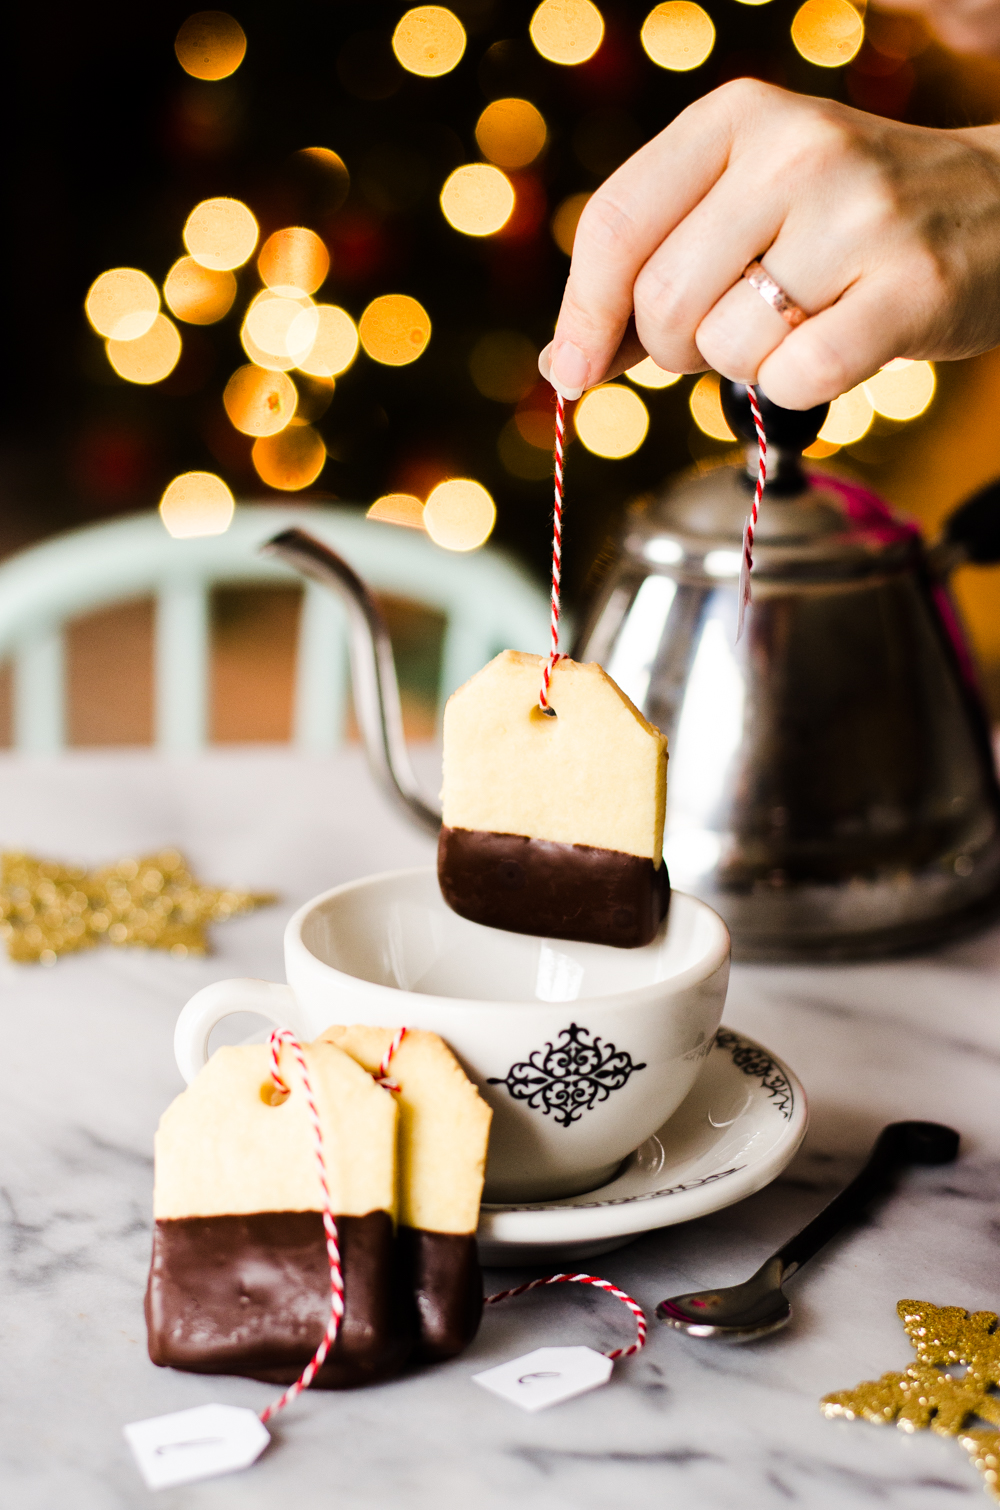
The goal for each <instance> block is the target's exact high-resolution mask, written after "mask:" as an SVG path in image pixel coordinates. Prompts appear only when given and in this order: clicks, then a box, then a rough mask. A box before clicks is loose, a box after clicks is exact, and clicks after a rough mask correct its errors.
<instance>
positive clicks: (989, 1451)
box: [820, 1300, 1000, 1501]
mask: <svg viewBox="0 0 1000 1510" xmlns="http://www.w3.org/2000/svg"><path fill="white" fill-rule="evenodd" d="M896 1310H897V1311H898V1312H899V1316H900V1319H901V1320H902V1323H903V1325H904V1327H905V1328H906V1333H907V1336H908V1337H909V1339H910V1341H911V1343H912V1344H913V1347H914V1350H915V1352H916V1355H917V1361H916V1362H915V1363H911V1365H910V1367H909V1368H907V1369H904V1371H903V1372H902V1373H901V1374H883V1375H882V1377H881V1379H875V1380H868V1381H867V1382H866V1383H864V1384H859V1385H858V1386H857V1388H856V1389H843V1390H838V1391H837V1392H836V1394H832V1395H826V1396H825V1397H824V1398H823V1399H822V1400H821V1401H820V1408H821V1410H822V1411H823V1414H824V1415H826V1416H831V1417H832V1416H845V1417H846V1418H847V1420H849V1421H853V1420H854V1419H855V1417H857V1416H863V1417H864V1419H865V1420H866V1421H872V1422H874V1423H875V1424H876V1425H884V1424H885V1422H886V1421H895V1422H896V1425H897V1426H899V1427H901V1428H902V1430H903V1431H923V1430H926V1428H928V1427H929V1428H930V1429H931V1431H937V1432H940V1433H941V1434H942V1436H949V1437H956V1436H957V1437H958V1438H959V1441H960V1442H961V1444H962V1446H963V1447H964V1448H965V1450H966V1452H967V1453H968V1454H969V1456H970V1457H971V1458H972V1460H973V1462H974V1463H975V1465H976V1467H977V1468H978V1469H979V1471H980V1473H981V1474H982V1475H983V1478H984V1480H985V1481H986V1491H987V1493H988V1494H990V1495H992V1497H993V1498H994V1499H996V1500H998V1501H1000V1431H989V1430H986V1429H984V1428H983V1427H973V1428H972V1429H971V1430H965V1428H966V1426H967V1425H968V1423H969V1422H970V1420H972V1418H973V1417H976V1416H978V1417H979V1419H980V1420H981V1421H986V1422H988V1423H989V1424H990V1425H991V1426H994V1427H997V1426H1000V1397H998V1396H997V1395H995V1394H993V1393H991V1391H992V1390H993V1389H994V1388H995V1387H996V1386H997V1385H1000V1331H998V1330H997V1329H996V1328H997V1317H996V1315H995V1313H994V1312H993V1311H975V1312H974V1313H973V1314H972V1315H971V1316H970V1315H969V1313H968V1311H963V1310H962V1309H961V1308H960V1307H959V1306H934V1305H931V1304H930V1302H929V1301H925V1300H901V1301H900V1302H899V1304H898V1305H897V1307H896ZM963 1365H964V1367H965V1373H964V1374H961V1375H957V1376H956V1375H955V1374H952V1373H948V1372H947V1370H948V1369H950V1368H955V1367H961V1366H963Z"/></svg>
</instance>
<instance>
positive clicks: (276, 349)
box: [240, 288, 319, 372]
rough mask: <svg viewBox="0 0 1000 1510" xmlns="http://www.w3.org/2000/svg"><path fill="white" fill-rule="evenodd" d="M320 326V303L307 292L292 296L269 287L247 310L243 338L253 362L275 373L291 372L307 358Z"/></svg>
mask: <svg viewBox="0 0 1000 1510" xmlns="http://www.w3.org/2000/svg"><path fill="white" fill-rule="evenodd" d="M303 315H304V316H305V319H304V320H302V319H300V316H303ZM293 327H294V331H293ZM318 329H319V317H318V315H317V313H316V306H315V305H314V304H313V302H312V300H311V299H310V298H308V297H307V296H306V295H305V294H303V295H301V296H300V297H298V298H288V297H286V296H285V295H284V294H277V293H275V292H274V291H273V290H272V289H268V288H265V289H263V290H262V291H261V292H260V293H259V294H258V295H257V297H256V298H255V299H254V300H253V302H252V303H251V305H250V307H249V309H248V310H247V312H246V316H245V318H244V321H243V325H242V327H241V329H240V340H241V341H242V343H243V350H244V351H245V352H246V354H247V356H248V357H249V358H250V360H251V361H252V362H256V363H257V364H258V365H259V366H261V367H267V368H268V369H269V370H270V371H272V372H287V371H288V369H289V368H290V367H295V366H297V364H298V363H299V362H300V361H301V360H302V359H303V358H304V357H306V355H307V353H308V351H309V350H310V348H311V346H312V344H313V342H314V341H315V339H316V335H317V332H318Z"/></svg>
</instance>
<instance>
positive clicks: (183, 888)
mask: <svg viewBox="0 0 1000 1510" xmlns="http://www.w3.org/2000/svg"><path fill="white" fill-rule="evenodd" d="M274 900H275V898H274V897H273V896H268V895H257V894H254V893H252V892H248V891H231V890H228V889H225V890H223V889H220V888H218V887H214V886H203V885H202V884H201V883H200V882H199V881H196V880H195V879H194V877H193V876H192V874H191V871H190V869H189V868H188V865H187V863H186V861H185V860H184V857H183V855H180V854H178V852H177V850H175V849H165V850H161V851H160V853H159V854H155V855H143V856H141V857H139V858H138V859H126V860H119V861H117V863H116V864H114V865H106V866H104V867H102V869H100V870H90V871H88V870H83V869H76V868H73V867H71V866H68V865H59V864H56V863H55V862H54V861H51V860H38V859H36V858H35V857H34V856H33V855H22V854H3V855H0V938H3V940H4V941H5V943H6V945H7V952H8V954H9V956H10V958H11V959H13V960H18V961H21V962H34V961H40V962H41V963H42V964H43V965H51V964H54V963H55V961H56V959H57V957H58V956H59V955H60V954H69V953H71V952H73V951H74V950H77V949H92V948H93V947H94V945H95V944H99V943H102V942H104V941H107V942H108V943H110V944H116V945H118V946H119V947H128V946H132V947H137V948H144V949H166V950H168V951H169V952H170V953H171V954H173V955H175V956H177V957H179V958H183V957H184V956H186V955H189V954H207V953H208V939H207V936H206V932H205V929H206V926H207V925H208V924H209V923H217V922H223V921H225V919H226V918H232V917H236V916H238V914H239V913H241V912H249V911H251V909H252V908H254V907H261V906H264V905H265V904H267V903H268V902H273V901H274Z"/></svg>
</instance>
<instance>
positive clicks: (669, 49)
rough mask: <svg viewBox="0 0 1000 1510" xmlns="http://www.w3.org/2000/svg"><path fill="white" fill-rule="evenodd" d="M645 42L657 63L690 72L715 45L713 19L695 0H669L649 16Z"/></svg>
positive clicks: (643, 42) (645, 23)
mask: <svg viewBox="0 0 1000 1510" xmlns="http://www.w3.org/2000/svg"><path fill="white" fill-rule="evenodd" d="M640 36H641V40H642V45H643V47H644V48H645V50H646V52H647V53H648V55H649V56H650V57H651V58H652V60H653V62H654V63H657V64H658V65H659V66H660V67H661V68H669V69H671V71H672V72H674V73H687V72H688V71H689V70H690V69H692V68H698V67H700V66H701V64H702V63H704V61H705V59H706V58H707V57H708V55H709V53H710V52H711V51H712V48H713V47H714V46H715V26H714V25H713V22H712V18H711V16H710V15H709V14H708V12H707V11H706V10H703V9H702V7H701V6H700V5H695V4H694V3H693V0H666V4H664V5H658V6H657V7H656V9H655V10H652V11H650V13H649V15H648V16H647V17H646V19H645V21H644V23H643V27H642V32H641V33H640Z"/></svg>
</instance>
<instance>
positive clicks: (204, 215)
mask: <svg viewBox="0 0 1000 1510" xmlns="http://www.w3.org/2000/svg"><path fill="white" fill-rule="evenodd" d="M258 234H259V232H258V226H257V222H256V220H255V219H254V217H253V216H252V215H251V213H250V211H249V210H248V209H247V207H246V205H245V204H243V203H242V202H241V201H240V200H238V199H224V198H223V199H203V200H202V202H201V204H199V205H195V207H194V209H193V210H192V211H191V213H190V215H189V216H188V218H187V222H186V224H185V226H184V245H185V246H186V247H187V249H188V251H189V252H190V253H191V256H192V257H193V258H194V260H195V261H196V262H200V263H201V265H202V267H209V268H214V269H215V270H216V271H217V272H225V271H226V270H227V269H229V268H234V267H242V266H243V264H244V262H246V261H247V260H248V258H249V257H251V256H252V254H253V249H254V247H255V246H256V245H257V236H258Z"/></svg>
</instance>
